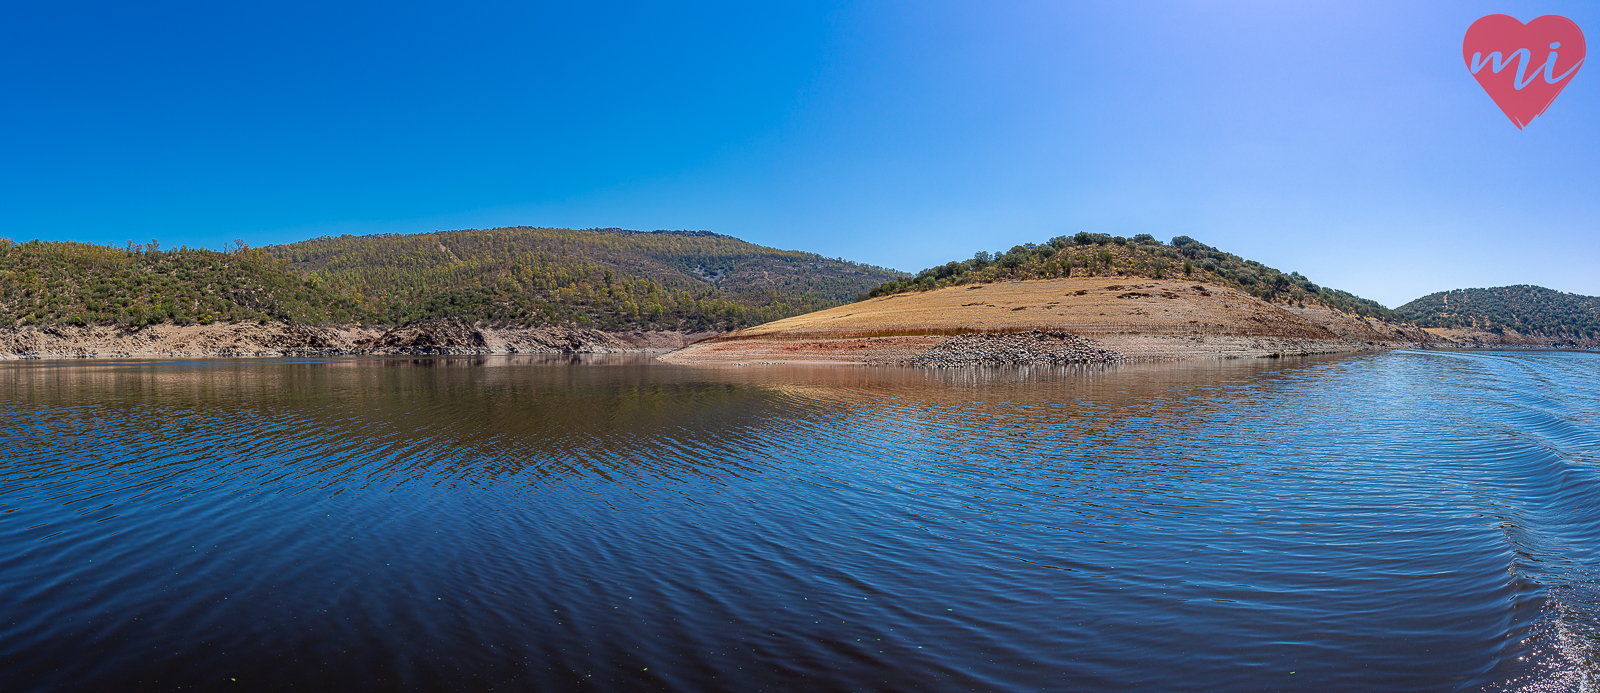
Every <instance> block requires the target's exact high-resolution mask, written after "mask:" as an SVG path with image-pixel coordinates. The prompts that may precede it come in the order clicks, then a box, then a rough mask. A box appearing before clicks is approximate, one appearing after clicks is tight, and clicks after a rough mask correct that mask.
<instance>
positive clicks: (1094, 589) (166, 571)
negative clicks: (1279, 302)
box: [0, 352, 1600, 692]
mask: <svg viewBox="0 0 1600 693" xmlns="http://www.w3.org/2000/svg"><path fill="white" fill-rule="evenodd" d="M1597 463H1600V355H1597V354H1592V353H1557V352H1515V353H1513V352H1393V353H1386V354H1378V355H1364V356H1349V357H1336V358H1333V357H1330V358H1315V359H1304V360H1298V359H1295V360H1291V359H1285V360H1273V361H1268V360H1257V361H1247V362H1241V361H1234V362H1207V363H1200V364H1179V365H1146V366H1121V367H1103V368H1076V369H1075V368H1042V369H1041V368H1035V369H1018V368H1012V369H990V370H964V371H931V370H916V369H894V368H868V367H825V366H817V367H803V366H788V367H783V366H751V367H743V368H741V367H719V368H694V367H683V366H671V365H664V364H660V363H658V362H653V361H651V360H650V359H649V358H647V357H640V356H619V357H592V358H577V357H553V358H535V357H481V358H470V357H461V358H454V357H449V358H432V359H376V358H372V359H329V360H215V361H192V362H122V363H76V362H74V363H59V362H58V363H50V362H22V363H16V362H14V363H9V364H4V365H0V689H4V690H7V691H59V690H117V691H144V690H149V691H158V690H159V691H168V690H178V689H180V688H181V689H183V690H193V689H201V690H210V689H216V690H259V691H269V690H270V691H280V690H447V689H448V690H491V689H492V690H502V691H503V690H598V691H635V690H639V691H650V690H671V691H741V692H742V691H761V690H768V691H790V690H818V691H834V690H837V691H915V690H927V691H968V690H973V691H1067V690H1071V691H1125V690H1144V691H1203V690H1238V691H1254V690H1261V691H1270V690H1296V691H1299V690H1307V691H1467V690H1472V691H1475V690H1493V691H1572V690H1583V689H1584V688H1585V687H1587V686H1588V685H1590V684H1589V683H1588V681H1589V679H1590V677H1592V676H1594V674H1595V673H1596V672H1600V649H1597V645H1600V637H1597V623H1600V589H1597V588H1600V585H1597V583H1596V581H1595V576H1594V573H1593V571H1594V570H1595V569H1596V568H1597V567H1600V466H1597Z"/></svg>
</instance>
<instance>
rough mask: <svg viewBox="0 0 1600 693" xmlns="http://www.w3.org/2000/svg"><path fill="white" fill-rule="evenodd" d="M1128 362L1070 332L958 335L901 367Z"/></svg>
mask: <svg viewBox="0 0 1600 693" xmlns="http://www.w3.org/2000/svg"><path fill="white" fill-rule="evenodd" d="M1126 360H1128V359H1127V358H1126V357H1125V356H1124V355H1122V354H1119V353H1117V352H1115V351H1111V350H1109V349H1106V348H1104V347H1102V346H1101V345H1100V344H1098V343H1096V342H1093V341H1090V340H1088V339H1084V338H1082V337H1079V336H1078V335H1075V334H1072V333H1070V332H1060V331H1041V330H1030V331H1028V332H1010V333H1003V334H981V333H980V334H964V335H956V336H954V337H950V338H948V339H945V340H944V341H942V342H939V343H938V344H936V345H934V346H933V347H932V348H930V349H928V350H927V351H924V352H922V353H920V354H917V355H916V356H913V357H911V358H909V359H904V360H902V361H898V363H902V364H904V365H908V366H923V367H932V368H964V367H969V366H1010V365H1034V364H1067V363H1120V362H1122V361H1126ZM891 362H893V361H891Z"/></svg>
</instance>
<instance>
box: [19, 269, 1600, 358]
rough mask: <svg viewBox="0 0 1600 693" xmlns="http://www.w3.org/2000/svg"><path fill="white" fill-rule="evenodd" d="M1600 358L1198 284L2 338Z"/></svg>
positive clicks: (341, 345) (149, 347)
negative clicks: (808, 309)
mask: <svg viewBox="0 0 1600 693" xmlns="http://www.w3.org/2000/svg"><path fill="white" fill-rule="evenodd" d="M1452 347H1473V348H1483V347H1488V348H1504V347H1514V348H1525V347H1531V348H1597V347H1600V342H1597V341H1596V340H1593V339H1571V338H1547V337H1540V336H1527V335H1518V334H1516V333H1514V332H1510V333H1508V332H1504V331H1502V332H1499V333H1493V332H1488V331H1483V330H1463V329H1428V330H1424V329H1421V328H1418V327H1416V326H1414V325H1407V324H1398V323H1392V322H1386V321H1383V320H1376V319H1372V318H1364V317H1360V316H1356V315H1351V314H1348V313H1344V312H1340V311H1337V310H1333V309H1330V308H1327V307H1322V306H1314V305H1298V306H1297V305H1290V304H1280V303H1269V302H1266V301H1262V300H1260V299H1258V298H1256V297H1254V296H1251V295H1249V294H1246V293H1244V292H1242V291H1238V290H1235V289H1230V288H1226V287H1220V286H1208V285H1204V284H1196V283H1192V282H1180V281H1162V280H1148V279H1145V280H1138V281H1127V280H1122V281H1121V282H1120V283H1118V282H1117V281H1116V280H1110V279H1105V278H1086V279H1053V280H1036V281H1021V282H999V283H994V284H978V285H972V286H961V287H954V288H947V289H940V290H936V291H928V292H921V293H909V294H895V295H890V296H884V297H879V298H873V299H868V300H865V301H860V302H856V303H851V304H847V305H843V306H838V307H835V308H830V309H826V310H820V311H815V312H812V313H807V314H805V315H800V316H796V317H792V318H787V319H784V320H777V321H774V322H769V323H766V324H762V325H758V326H755V327H751V328H747V329H743V330H738V331H735V332H727V333H718V332H672V331H638V330H636V331H621V332H619V331H602V330H596V329H585V328H575V327H562V326H535V327H518V326H507V325H484V324H465V323H460V322H450V321H430V322H420V323H413V324H406V325H401V326H383V325H345V326H318V325H308V324H294V323H285V322H262V323H257V322H244V323H213V324H206V325H198V324H191V325H175V324H171V323H165V324H156V325H147V326H143V327H138V328H129V327H116V326H71V325H48V326H23V327H8V328H0V359H4V358H30V359H32V358H100V359H103V358H139V357H167V358H172V357H177V358H186V357H221V356H252V357H264V356H341V355H378V356H383V355H425V354H434V355H443V354H457V355H464V354H558V353H565V354H583V353H622V352H673V353H671V354H669V355H667V356H665V357H664V358H665V359H666V360H668V361H673V362H677V363H726V362H751V361H767V362H774V361H776V362H831V363H874V364H910V365H932V366H941V367H961V366H981V365H1002V364H1022V363H1035V364H1045V363H1121V362H1132V361H1175V360H1190V359H1215V358H1225V359H1227V358H1259V357H1280V356H1304V355H1311V354H1333V353H1345V352H1363V351H1382V350H1387V349H1403V348H1452Z"/></svg>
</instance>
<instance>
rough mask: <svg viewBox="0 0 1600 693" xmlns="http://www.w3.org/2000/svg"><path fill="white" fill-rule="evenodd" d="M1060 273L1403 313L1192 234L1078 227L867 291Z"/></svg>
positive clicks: (1376, 313) (1358, 311)
mask: <svg viewBox="0 0 1600 693" xmlns="http://www.w3.org/2000/svg"><path fill="white" fill-rule="evenodd" d="M1054 277H1149V278H1152V279H1184V280H1193V281H1201V282H1209V283H1211V284H1216V285H1221V286H1228V287H1233V288H1236V289H1239V290H1241V291H1245V292H1248V293H1250V294H1252V295H1254V296H1256V297H1258V298H1261V299H1263V300H1266V301H1272V302H1277V303H1298V304H1302V305H1305V304H1309V305H1321V306H1328V307H1332V308H1337V309H1339V310H1342V311H1344V312H1346V313H1352V314H1355V315H1364V316H1369V317H1379V318H1385V319H1397V318H1399V317H1400V316H1399V314H1398V313H1396V312H1395V311H1392V310H1389V309H1388V308H1385V307H1383V306H1382V305H1379V304H1378V303H1377V302H1376V301H1372V300H1369V299H1365V298H1361V297H1360V296H1356V295H1355V294H1351V293H1349V292H1346V291H1339V290H1337V289H1330V288H1328V287H1325V286H1317V285H1316V284H1314V283H1312V281H1311V280H1310V279H1307V278H1305V277H1303V276H1301V275H1300V273H1298V272H1287V273H1285V272H1281V271H1279V270H1276V269H1273V268H1271V267H1268V266H1266V265H1263V264H1261V263H1259V262H1256V261H1254V260H1246V259H1244V258H1241V257H1239V256H1237V255H1234V254H1232V253H1225V252H1222V251H1220V250H1218V249H1216V248H1213V247H1211V246H1209V245H1206V244H1204V243H1201V242H1199V241H1196V240H1194V239H1192V238H1189V237H1187V236H1178V237H1177V238H1174V239H1172V243H1171V244H1166V243H1162V242H1161V241H1158V240H1156V239H1155V238H1154V237H1152V236H1150V235H1148V234H1139V235H1137V236H1134V237H1133V238H1123V237H1121V236H1109V235H1106V234H1100V233H1079V234H1077V235H1074V236H1057V237H1055V238H1052V239H1050V240H1049V241H1047V242H1045V243H1043V244H1033V243H1028V244H1025V245H1019V246H1015V247H1013V248H1012V249H1011V250H1008V251H1003V252H998V253H989V252H979V253H977V254H976V255H974V256H973V257H972V259H970V260H957V261H953V262H948V263H945V264H943V265H940V266H938V267H931V268H928V269H925V270H923V271H922V272H920V273H918V274H917V275H916V276H914V277H906V278H902V279H897V280H893V281H890V282H886V283H884V284H883V285H881V286H878V287H877V288H874V289H873V290H872V291H870V292H868V293H867V294H865V295H863V296H862V297H861V298H870V297H873V296H882V295H885V294H893V293H902V292H906V291H927V290H930V289H937V288H942V287H946V286H956V285H961V284H973V283H980V282H995V281H1015V280H1021V279H1049V278H1054Z"/></svg>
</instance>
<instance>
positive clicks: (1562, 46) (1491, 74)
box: [1461, 14, 1584, 130]
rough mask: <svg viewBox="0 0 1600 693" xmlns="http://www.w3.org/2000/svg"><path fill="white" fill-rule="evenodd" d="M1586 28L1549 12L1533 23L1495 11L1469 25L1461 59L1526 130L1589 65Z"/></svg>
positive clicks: (1508, 115) (1496, 101) (1503, 108)
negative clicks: (1582, 68) (1586, 62)
mask: <svg viewBox="0 0 1600 693" xmlns="http://www.w3.org/2000/svg"><path fill="white" fill-rule="evenodd" d="M1583 55H1584V43H1583V31H1581V30H1579V29H1578V25H1577V24H1574V23H1573V22H1572V20H1570V19H1567V18H1566V17H1562V16H1560V15H1554V14H1547V15H1545V16H1543V17H1539V18H1537V19H1535V20H1533V21H1531V22H1528V23H1527V24H1523V23H1522V22H1519V21H1517V18H1516V17H1512V16H1509V15H1503V14H1491V15H1489V16H1487V17H1483V18H1481V19H1479V20H1478V21H1476V22H1473V23H1472V26H1470V27H1467V37H1466V38H1465V39H1462V41H1461V58H1462V59H1463V60H1466V61H1467V69H1468V70H1470V71H1471V72H1472V76H1473V77H1476V78H1478V84H1479V85H1482V86H1483V90H1484V91H1486V92H1489V98H1491V99H1494V103H1495V105H1497V106H1499V107H1500V110H1502V111H1504V112H1505V114H1506V117H1508V118H1510V119H1511V122H1513V123H1516V124H1517V129H1518V130H1521V129H1522V127H1523V126H1524V125H1527V124H1528V123H1529V122H1530V121H1532V120H1533V119H1534V118H1537V117H1538V116H1539V115H1540V114H1542V113H1544V109H1546V108H1549V107H1550V102H1552V101H1555V100H1556V95H1557V94H1560V93H1561V90H1562V89H1564V88H1566V86H1567V84H1568V83H1570V82H1571V81H1572V77H1573V75H1576V74H1578V68H1579V67H1580V66H1582V65H1583Z"/></svg>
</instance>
